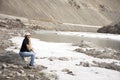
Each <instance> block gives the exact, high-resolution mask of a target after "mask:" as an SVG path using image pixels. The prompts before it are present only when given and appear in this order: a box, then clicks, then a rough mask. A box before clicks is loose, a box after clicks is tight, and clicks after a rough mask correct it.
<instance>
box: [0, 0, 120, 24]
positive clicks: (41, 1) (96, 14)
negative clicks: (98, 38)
mask: <svg viewBox="0 0 120 80" xmlns="http://www.w3.org/2000/svg"><path fill="white" fill-rule="evenodd" d="M119 8H120V0H0V13H2V14H9V15H13V16H20V17H26V18H29V19H34V20H35V19H36V20H40V21H46V22H54V23H55V22H56V23H74V24H88V25H107V24H110V23H111V22H113V21H115V20H116V18H119V17H120V15H119V14H120V9H119Z"/></svg>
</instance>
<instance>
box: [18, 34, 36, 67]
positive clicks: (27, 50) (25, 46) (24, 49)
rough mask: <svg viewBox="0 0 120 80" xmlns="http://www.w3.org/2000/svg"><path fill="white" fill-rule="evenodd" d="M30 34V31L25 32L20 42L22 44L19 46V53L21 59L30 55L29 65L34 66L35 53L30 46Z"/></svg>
mask: <svg viewBox="0 0 120 80" xmlns="http://www.w3.org/2000/svg"><path fill="white" fill-rule="evenodd" d="M30 36H31V34H30V33H26V34H25V38H24V40H23V42H22V46H21V49H20V53H19V55H20V56H21V57H22V58H23V59H24V57H31V60H30V63H29V66H34V59H35V53H34V51H33V48H32V46H31V41H30Z"/></svg>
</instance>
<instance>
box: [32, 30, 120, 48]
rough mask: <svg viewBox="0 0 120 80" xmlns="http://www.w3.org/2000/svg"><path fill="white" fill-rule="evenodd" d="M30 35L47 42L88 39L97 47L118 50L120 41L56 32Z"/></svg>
mask: <svg viewBox="0 0 120 80" xmlns="http://www.w3.org/2000/svg"><path fill="white" fill-rule="evenodd" d="M32 37H34V38H38V39H40V40H42V41H47V42H58V43H78V42H80V41H82V40H83V41H88V42H91V43H93V44H95V45H97V46H99V47H104V48H112V49H116V50H120V41H117V40H111V39H100V38H90V37H83V36H82V37H78V36H66V35H58V34H56V33H45V32H44V33H39V34H33V35H32Z"/></svg>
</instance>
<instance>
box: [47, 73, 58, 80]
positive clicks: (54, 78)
mask: <svg viewBox="0 0 120 80" xmlns="http://www.w3.org/2000/svg"><path fill="white" fill-rule="evenodd" d="M45 75H46V76H47V77H48V79H49V80H57V79H58V77H57V74H56V73H46V74H45Z"/></svg>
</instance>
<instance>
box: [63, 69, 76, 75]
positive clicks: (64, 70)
mask: <svg viewBox="0 0 120 80" xmlns="http://www.w3.org/2000/svg"><path fill="white" fill-rule="evenodd" d="M62 72H66V73H67V74H70V75H75V74H73V72H72V71H70V70H69V69H66V68H65V69H62Z"/></svg>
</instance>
